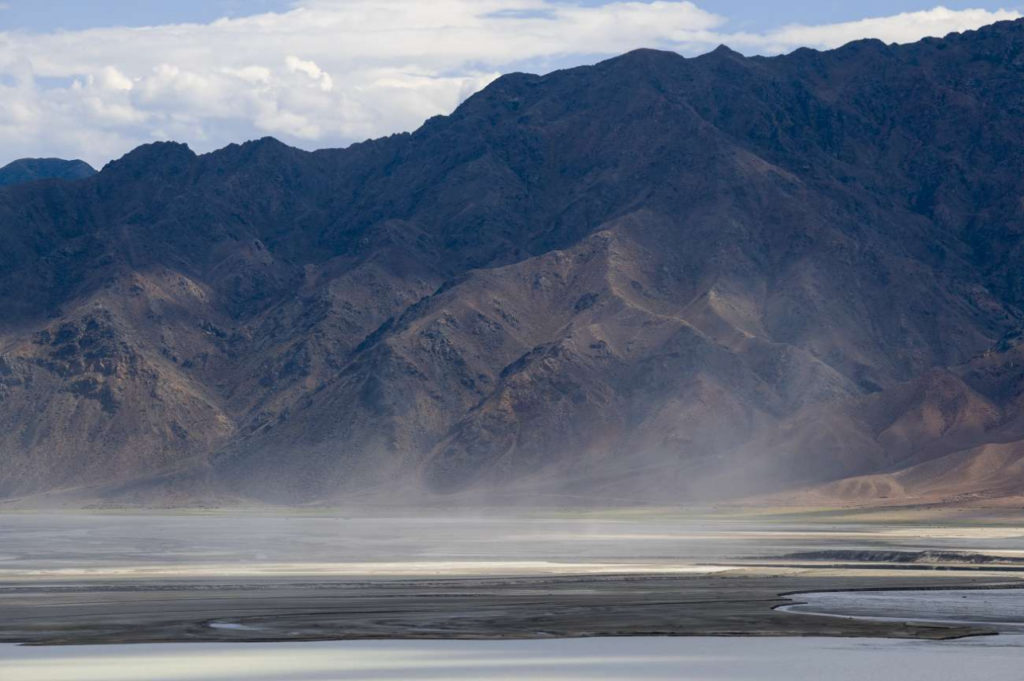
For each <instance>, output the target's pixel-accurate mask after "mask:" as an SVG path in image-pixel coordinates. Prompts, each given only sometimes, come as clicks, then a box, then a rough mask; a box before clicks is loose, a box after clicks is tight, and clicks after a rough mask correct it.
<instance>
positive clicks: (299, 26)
mask: <svg viewBox="0 0 1024 681" xmlns="http://www.w3.org/2000/svg"><path fill="white" fill-rule="evenodd" d="M1021 16H1024V0H1021V1H1020V2H1017V1H1008V2H987V1H985V0H973V1H972V0H968V1H966V2H957V1H955V0H946V1H945V2H944V3H943V4H942V5H938V4H936V2H935V0H931V1H928V0H925V1H923V2H918V1H915V0H886V1H883V0H858V2H849V0H845V1H838V0H819V1H818V2H799V1H796V0H777V1H773V2H764V1H761V2H749V1H741V0H693V1H692V2H688V1H684V0H176V1H175V2H166V0H159V1H156V0H0V165H2V164H3V163H6V162H8V161H10V160H13V159H15V158H21V157H25V156H58V157H63V158H82V159H84V160H86V161H88V162H90V163H92V164H93V165H95V166H97V167H99V166H102V165H103V164H105V163H106V162H108V161H110V160H111V159H114V158H117V157H119V156H121V155H123V154H124V153H127V152H128V151H130V150H131V149H132V148H134V147H135V146H137V145H139V144H142V143H145V142H149V141H153V140H163V139H174V140H178V141H182V142H186V143H188V144H189V145H190V146H191V147H192V148H193V149H195V150H196V151H198V152H207V151H211V150H213V149H217V148H220V147H222V146H225V145H226V144H229V143H231V142H242V141H245V140H247V139H254V138H258V137H263V136H266V135H272V136H274V137H277V138H279V139H281V140H282V141H284V142H287V143H289V144H293V145H295V146H299V147H302V148H306V149H314V148H321V147H335V146H345V145H347V144H350V143H352V142H354V141H360V140H363V139H367V138H373V137H380V136H384V135H388V134H392V133H395V132H402V131H408V130H413V129H415V128H417V127H418V126H419V125H420V124H421V123H422V122H423V121H424V120H425V119H426V118H429V117H430V116H433V115H436V114H446V113H450V112H451V111H452V110H453V109H454V108H455V107H456V106H458V104H459V103H460V102H461V101H462V100H464V99H465V98H466V97H467V96H469V95H470V94H472V93H473V92H475V91H477V90H479V89H480V88H481V87H484V86H485V85H486V84H487V83H489V82H490V81H491V80H493V79H494V78H496V77H497V76H499V75H501V74H502V73H507V72H510V71H531V72H537V73H544V72H548V71H551V70H554V69H557V68H564V67H569V66H576V65H580V64H587V63H593V62H595V61H598V60H600V59H601V58H604V57H608V56H613V55H615V54H619V53H622V52H626V51H628V50H630V49H634V48H638V47H656V48H661V49H669V50H675V51H677V52H680V53H681V54H684V55H686V56H694V55H698V54H701V53H703V52H707V51H710V50H711V49H714V48H715V47H716V46H717V45H718V44H720V43H725V44H728V45H729V46H731V47H733V48H734V49H736V50H738V51H740V52H743V53H744V54H765V55H772V54H780V53H785V52H789V51H792V50H793V49H796V48H797V47H803V46H806V47H812V48H816V49H828V48H832V47H838V46H839V45H842V44H844V43H846V42H849V41H850V40H856V39H859V38H867V37H871V38H880V39H882V40H884V41H886V42H899V43H905V42H913V41H915V40H918V39H920V38H923V37H925V36H942V35H945V34H947V33H950V32H952V31H962V30H969V29H973V28H977V27H979V26H982V25H985V24H989V23H992V22H994V21H998V20H1005V19H1015V18H1019V17H1021Z"/></svg>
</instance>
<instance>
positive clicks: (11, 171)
mask: <svg viewBox="0 0 1024 681" xmlns="http://www.w3.org/2000/svg"><path fill="white" fill-rule="evenodd" d="M95 174H96V170H95V169H94V168H93V167H92V166H91V165H89V164H88V163H86V162H85V161H81V160H78V159H75V160H70V161H69V160H65V159H62V158H22V159H18V160H17V161H12V162H11V163H8V164H7V165H5V166H4V167H3V168H0V186H5V185H14V184H21V183H24V182H32V181H35V180H51V179H57V180H80V179H84V178H86V177H91V176H93V175H95Z"/></svg>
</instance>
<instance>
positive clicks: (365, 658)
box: [0, 636, 1024, 681]
mask: <svg viewBox="0 0 1024 681" xmlns="http://www.w3.org/2000/svg"><path fill="white" fill-rule="evenodd" d="M1022 664H1024V637H1018V636H1006V637H986V638H976V639H969V640H961V641H945V642H925V641H894V640H874V639H822V638H615V639H571V640H541V641H344V642H329V643H259V644H244V643H230V644H215V643H211V644H160V645H134V646H123V645H115V646H92V647H77V646H76V647H56V648H53V647H39V648H32V647H19V646H12V645H0V678H3V679H5V681H6V680H7V679H11V680H12V681H14V680H17V681H199V680H202V681H356V680H360V681H362V680H366V681H370V680H373V681H407V680H410V681H411V680H414V679H432V680H441V679H444V680H445V681H461V680H466V681H469V680H474V681H477V680H480V681H512V680H513V679H514V680H516V681H519V680H521V679H542V680H544V681H584V680H592V679H604V680H613V679H614V680H621V681H641V680H642V681H654V680H661V679H664V680H666V681H668V680H669V679H672V680H674V681H689V680H692V681H776V680H777V681H783V680H784V681H805V680H806V681H823V680H825V679H828V680H829V681H863V679H869V678H871V679H874V678H891V676H890V675H891V674H895V673H896V670H898V673H899V678H900V681H945V680H947V679H948V680H949V681H953V680H956V681H964V680H965V679H985V680H986V681H1019V680H1020V679H1021V669H1022Z"/></svg>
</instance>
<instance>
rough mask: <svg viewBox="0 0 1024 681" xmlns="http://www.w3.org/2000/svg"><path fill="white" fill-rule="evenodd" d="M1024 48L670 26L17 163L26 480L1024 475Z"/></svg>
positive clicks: (19, 390) (651, 492)
mask: <svg viewBox="0 0 1024 681" xmlns="http://www.w3.org/2000/svg"><path fill="white" fill-rule="evenodd" d="M1022 75H1024V23H1020V22H1005V23H1000V24H996V25H993V26H991V27H987V28H984V29H981V30H979V31H976V32H970V33H964V34H960V35H956V34H955V35H952V36H949V37H947V38H945V39H942V40H939V39H928V40H925V41H922V42H920V43H916V44H914V45H906V46H887V45H884V44H882V43H880V42H878V41H861V42H856V43H852V44H850V45H847V46H846V47H843V48H840V49H838V50H834V51H831V52H816V51H813V50H799V51H797V52H795V53H793V54H791V55H788V56H784V57H776V58H745V57H742V56H741V55H739V54H737V53H735V52H732V51H730V50H729V49H728V48H725V47H722V48H719V49H718V50H716V51H715V52H712V53H710V54H707V55H704V56H702V57H699V58H696V59H684V58H683V57H680V56H679V55H676V54H673V53H667V52H656V51H651V50H640V51H636V52H631V53H629V54H626V55H623V56H622V57H618V58H616V59H612V60H609V61H606V62H602V63H600V64H597V65H596V66H592V67H583V68H577V69H572V70H567V71H559V72H556V73H553V74H550V75H547V76H533V75H526V74H512V75H508V76H504V77H502V78H500V79H498V80H497V81H496V82H495V83H493V84H492V85H490V86H489V87H487V88H486V89H484V90H483V91H482V92H480V93H478V94H476V95H474V96H473V97H471V98H470V99H469V100H467V101H466V102H465V103H464V104H463V105H462V106H460V107H459V109H458V110H457V111H455V112H454V113H453V114H452V115H451V116H447V117H437V118H433V119H431V120H429V121H428V122H427V123H426V124H425V125H424V126H423V127H422V128H421V129H419V130H418V131H416V132H415V133H412V134H403V135H395V136H393V137H390V138H386V139H382V140H377V141H371V142H366V143H363V144H358V145H355V146H353V147H350V148H348V149H344V150H324V151H318V152H314V153H307V152H303V151H299V150H296V149H292V148H289V147H286V146H284V145H282V144H280V143H279V142H276V141H275V140H272V139H264V140H260V141H256V142H249V143H246V144H244V145H241V146H238V145H232V146H230V147H227V148H225V149H222V150H220V151H217V152H214V153H212V154H207V155H203V156H197V155H195V154H193V153H192V152H191V151H190V150H189V149H188V148H187V147H185V146H184V145H179V144H173V143H158V144H152V145H147V146H144V147H141V148H139V149H136V150H135V151H133V152H131V153H130V154H128V155H127V156H125V157H124V158H122V159H120V160H118V161H115V162H113V163H111V164H109V165H108V166H107V167H105V168H104V169H103V171H102V172H101V173H99V174H98V175H96V176H95V177H91V178H88V179H84V180H81V181H77V182H57V183H55V182H47V183H32V184H23V185H18V186H12V187H8V188H6V189H3V190H0V239H2V241H3V243H4V244H5V248H4V249H3V250H2V251H0V319H3V320H4V321H3V323H2V324H0V494H2V495H5V496H15V495H24V494H31V493H39V492H46V491H53V490H67V489H81V490H83V493H88V494H105V495H111V494H112V495H120V496H123V497H128V498H132V497H135V498H140V499H145V498H147V497H148V496H149V495H167V494H180V495H184V496H186V497H187V496H213V497H221V496H223V495H227V494H239V495H251V496H256V497H260V498H269V499H275V500H286V501H306V500H313V499H321V498H339V497H344V496H345V495H347V494H352V493H354V492H355V491H361V490H366V489H378V488H382V487H386V486H388V485H392V484H408V485H422V486H424V487H425V488H426V489H430V490H434V491H445V492H447V491H459V490H463V489H466V488H469V487H473V486H476V485H486V486H491V485H499V486H508V485H512V484H514V485H515V486H516V488H518V489H530V490H533V491H544V492H551V493H561V494H565V493H579V494H582V495H586V496H587V497H589V498H591V499H593V500H594V501H595V502H600V501H602V500H608V499H621V498H634V499H656V500H660V501H685V500H689V499H694V498H706V497H708V496H716V495H721V494H735V493H748V492H763V491H773V490H778V489H786V488H791V487H794V486H801V485H814V484H819V483H833V482H834V481H837V480H842V479H848V478H853V477H857V476H865V475H874V476H877V475H882V476H886V477H885V480H887V481H888V480H899V481H900V482H899V484H896V483H892V484H891V485H889V486H888V487H886V490H903V491H902V492H901V494H904V495H905V496H907V497H911V496H913V493H912V489H911V488H912V487H913V486H912V485H908V484H904V482H903V481H904V480H915V481H918V482H915V483H914V484H918V485H925V486H928V485H932V486H935V485H938V486H940V487H941V486H942V485H946V487H943V488H942V489H947V488H948V494H946V493H945V492H944V493H943V494H945V496H944V497H943V498H946V497H956V496H957V495H961V494H963V493H966V492H971V493H973V492H978V493H983V494H997V493H998V494H1009V493H1011V492H1013V493H1017V492H1019V491H1020V489H1021V488H1022V485H1024V472H1021V471H1022V468H1021V467H1022V464H1018V463H1017V462H1018V461H1019V459H1018V458H1017V456H1018V453H1020V454H1024V450H1022V449H1021V448H1020V447H1019V446H1017V447H1016V448H1015V446H1014V445H1012V443H1016V442H1024V421H1021V420H1020V418H1019V417H1018V415H1019V414H1020V413H1021V406H1022V405H1021V400H1022V394H1024V382H1022V378H1021V371H1022V370H1021V368H1020V367H1021V364H1020V359H1019V355H1020V353H1021V352H1024V348H1021V347H1019V346H1018V343H1019V339H1020V336H1021V329H1022V314H1021V306H1022V303H1024V269H1022V268H1021V266H1020V264H1021V262H1022V257H1021V256H1022V239H1021V237H1022V234H1024V219H1022V218H1024V214H1022V205H1024V127H1022V126H1021V125H1020V121H1021V120H1022V114H1024V78H1022ZM993 447H996V448H998V452H999V454H998V456H996V457H995V458H996V459H998V460H999V462H1000V463H999V465H1000V466H1002V467H1003V469H1005V470H1007V471H1013V472H1012V474H1011V473H1007V474H1006V475H1002V474H1000V475H997V476H996V477H997V478H998V480H997V481H996V482H998V483H999V484H998V485H996V484H995V483H994V482H992V481H991V480H990V478H988V477H986V476H985V475H983V474H981V473H977V474H972V475H962V476H960V475H958V474H956V473H953V472H951V471H954V470H960V469H961V468H962V467H965V466H966V467H971V466H981V467H984V466H985V465H986V464H985V463H984V462H985V461H989V460H994V459H993V455H992V451H993V449H992V448H993ZM944 462H948V465H947V463H944ZM978 462H980V463H978ZM901 471H902V472H901ZM893 476H895V477H893ZM901 476H902V477H901ZM1008 476H1009V477H1012V480H1010V481H1009V482H1008V480H1009V477H1008ZM1013 476H1016V477H1013ZM958 480H959V481H962V482H963V484H964V485H968V486H973V487H972V488H971V489H970V490H967V489H964V488H963V486H962V485H959V484H958V483H957V481H958ZM943 481H945V482H943ZM876 482H877V481H876ZM947 483H948V484H947ZM990 483H992V484H990ZM838 484H843V483H838ZM851 484H852V483H851ZM883 486H884V485H883ZM975 487H976V488H977V489H974V488H975ZM997 487H998V489H996V488H997ZM844 489H846V493H848V494H855V495H856V494H857V492H856V491H855V488H849V487H848V488H844ZM856 489H860V490H861V496H863V497H864V498H873V497H875V496H888V492H886V493H885V494H882V493H881V492H878V490H879V489H880V488H879V487H878V486H877V485H875V486H874V487H873V486H872V485H871V484H866V485H864V486H862V487H860V488H856ZM929 489H931V487H929ZM908 490H911V491H908ZM993 490H995V491H993ZM883 491H885V490H883Z"/></svg>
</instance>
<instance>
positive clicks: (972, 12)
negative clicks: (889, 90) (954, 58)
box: [739, 7, 1021, 52]
mask: <svg viewBox="0 0 1024 681" xmlns="http://www.w3.org/2000/svg"><path fill="white" fill-rule="evenodd" d="M1020 17H1021V14H1020V12H1017V11H1011V10H995V11H988V10H983V9H965V10H951V9H947V8H945V7H936V8H935V9H931V10H926V11H922V12H904V13H902V14H896V15H893V16H889V17H876V18H871V19H862V20H860V21H848V22H844V23H839V24H829V25H825V26H802V25H791V26H785V27H783V28H781V29H778V30H775V31H771V32H769V33H768V34H766V35H764V36H755V37H754V38H753V40H751V41H750V42H749V43H745V41H743V40H741V41H740V43H739V44H750V45H752V46H754V47H756V48H758V49H759V50H763V51H769V52H781V51H785V50H787V49H792V48H794V47H799V46H805V47H816V48H822V49H827V48H832V47H839V46H840V45H845V44H846V43H848V42H851V41H853V40H859V39H861V38H877V39H879V40H881V41H883V42H886V43H909V42H914V41H916V40H920V39H921V38H924V37H927V36H937V37H941V36H944V35H948V34H949V33H953V32H957V31H964V30H969V29H974V28H978V27H980V26H984V25H985V24H991V23H993V22H996V21H1005V20H1008V19H1019V18H1020Z"/></svg>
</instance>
